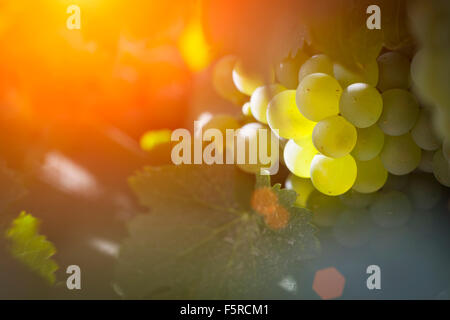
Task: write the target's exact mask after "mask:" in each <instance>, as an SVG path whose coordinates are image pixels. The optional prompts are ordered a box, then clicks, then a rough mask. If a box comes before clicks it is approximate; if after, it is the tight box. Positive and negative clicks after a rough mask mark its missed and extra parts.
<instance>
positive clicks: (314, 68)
mask: <svg viewBox="0 0 450 320" xmlns="http://www.w3.org/2000/svg"><path fill="white" fill-rule="evenodd" d="M313 73H325V74H328V75H330V76H332V75H333V62H332V61H331V59H330V58H329V57H328V56H326V55H324V54H316V55H314V56H312V57H311V58H309V59H308V60H306V61H305V63H304V64H303V65H302V66H301V68H300V70H299V72H298V83H301V82H302V80H303V79H304V78H305V77H306V76H308V75H310V74H313Z"/></svg>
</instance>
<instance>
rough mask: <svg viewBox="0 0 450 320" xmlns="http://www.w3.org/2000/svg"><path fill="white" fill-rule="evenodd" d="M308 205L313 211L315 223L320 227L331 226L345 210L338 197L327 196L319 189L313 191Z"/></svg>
mask: <svg viewBox="0 0 450 320" xmlns="http://www.w3.org/2000/svg"><path fill="white" fill-rule="evenodd" d="M306 207H307V208H308V209H309V210H311V212H312V213H313V223H314V224H315V225H317V226H319V227H331V226H333V225H334V224H335V223H336V220H337V218H338V217H339V215H340V214H341V212H342V211H343V210H344V206H343V205H342V203H341V202H340V201H339V198H337V197H330V196H326V195H324V194H323V193H320V192H319V191H317V190H313V192H311V194H310V196H309V198H308V201H307V204H306Z"/></svg>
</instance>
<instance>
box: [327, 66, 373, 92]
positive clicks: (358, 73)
mask: <svg viewBox="0 0 450 320" xmlns="http://www.w3.org/2000/svg"><path fill="white" fill-rule="evenodd" d="M333 74H334V77H335V78H336V80H337V81H339V83H340V84H341V86H342V88H347V87H348V86H349V85H351V84H353V83H357V82H363V83H367V84H369V85H371V86H372V87H376V86H377V83H378V63H377V61H376V60H374V61H372V62H370V63H368V64H367V65H366V66H364V67H363V68H362V69H361V70H353V69H351V68H348V67H347V66H344V65H342V64H340V63H335V64H334V65H333Z"/></svg>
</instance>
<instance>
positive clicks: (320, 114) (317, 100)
mask: <svg viewBox="0 0 450 320" xmlns="http://www.w3.org/2000/svg"><path fill="white" fill-rule="evenodd" d="M341 94H342V88H341V86H340V85H339V82H337V80H336V79H334V78H333V77H332V76H330V75H327V74H324V73H313V74H310V75H308V76H306V77H305V78H304V79H303V80H302V81H301V82H300V84H299V85H298V88H297V95H296V103H297V107H298V109H299V110H300V112H301V113H302V114H303V115H304V116H305V117H306V118H307V119H309V120H311V121H315V122H318V121H320V120H323V119H325V118H328V117H331V116H334V115H337V114H338V113H339V99H340V98H341Z"/></svg>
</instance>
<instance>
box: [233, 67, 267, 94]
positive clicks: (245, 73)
mask: <svg viewBox="0 0 450 320" xmlns="http://www.w3.org/2000/svg"><path fill="white" fill-rule="evenodd" d="M260 69H261V68H257V67H255V66H252V65H250V64H244V63H243V61H242V60H238V61H237V62H236V64H235V65H234V69H233V72H232V78H233V82H234V85H235V86H236V88H237V89H238V90H239V91H240V92H242V93H244V94H246V95H248V96H251V95H252V93H253V91H255V89H256V88H258V87H261V86H264V85H269V84H272V83H273V82H274V81H275V72H274V71H273V69H272V68H271V67H269V68H267V69H266V70H260Z"/></svg>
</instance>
